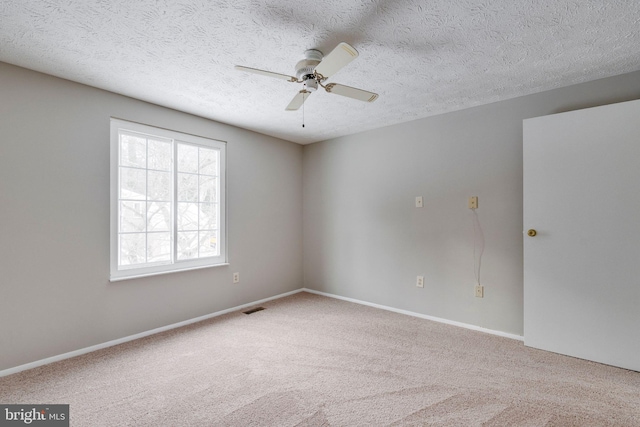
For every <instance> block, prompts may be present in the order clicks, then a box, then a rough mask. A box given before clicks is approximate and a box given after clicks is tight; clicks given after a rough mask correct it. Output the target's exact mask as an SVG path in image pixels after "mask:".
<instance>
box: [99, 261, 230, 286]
mask: <svg viewBox="0 0 640 427" xmlns="http://www.w3.org/2000/svg"><path fill="white" fill-rule="evenodd" d="M228 265H229V263H228V262H224V263H222V264H213V265H201V266H198V267H189V268H180V269H176V270H168V271H158V272H154V273H143V274H132V275H130V276H124V277H110V278H109V282H121V281H123V280H131V279H140V278H142V277H151V276H162V275H165V274H171V273H180V272H183V271H192V270H202V269H203V268H215V267H225V266H228Z"/></svg>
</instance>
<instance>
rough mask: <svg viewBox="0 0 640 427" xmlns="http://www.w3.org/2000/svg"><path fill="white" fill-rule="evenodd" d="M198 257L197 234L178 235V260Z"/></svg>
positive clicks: (192, 232) (193, 232)
mask: <svg viewBox="0 0 640 427" xmlns="http://www.w3.org/2000/svg"><path fill="white" fill-rule="evenodd" d="M197 257H198V232H197V231H189V232H186V233H178V259H189V258H197Z"/></svg>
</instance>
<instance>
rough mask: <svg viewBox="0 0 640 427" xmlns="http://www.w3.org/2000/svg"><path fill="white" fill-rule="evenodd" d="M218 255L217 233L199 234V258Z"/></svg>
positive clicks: (204, 232)
mask: <svg viewBox="0 0 640 427" xmlns="http://www.w3.org/2000/svg"><path fill="white" fill-rule="evenodd" d="M216 255H218V232H217V231H201V232H200V258H203V257H207V256H216Z"/></svg>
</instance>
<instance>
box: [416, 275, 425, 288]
mask: <svg viewBox="0 0 640 427" xmlns="http://www.w3.org/2000/svg"><path fill="white" fill-rule="evenodd" d="M416 286H417V287H419V288H424V276H418V278H417V280H416Z"/></svg>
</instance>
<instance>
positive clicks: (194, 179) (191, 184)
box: [178, 173, 198, 202]
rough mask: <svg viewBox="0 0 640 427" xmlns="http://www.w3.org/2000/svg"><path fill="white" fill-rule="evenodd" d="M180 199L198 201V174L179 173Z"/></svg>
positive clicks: (182, 200)
mask: <svg viewBox="0 0 640 427" xmlns="http://www.w3.org/2000/svg"><path fill="white" fill-rule="evenodd" d="M178 201H179V202H197V201H198V175H191V174H186V173H179V174H178Z"/></svg>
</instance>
